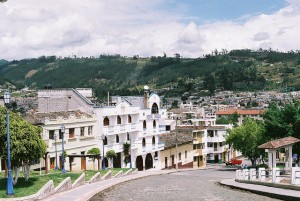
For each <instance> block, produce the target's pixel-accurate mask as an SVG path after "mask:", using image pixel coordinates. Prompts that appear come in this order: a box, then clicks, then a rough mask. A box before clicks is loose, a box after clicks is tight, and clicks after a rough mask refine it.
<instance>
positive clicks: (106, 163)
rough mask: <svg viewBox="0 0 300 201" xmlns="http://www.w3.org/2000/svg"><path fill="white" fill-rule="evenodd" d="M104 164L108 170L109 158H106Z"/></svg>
mask: <svg viewBox="0 0 300 201" xmlns="http://www.w3.org/2000/svg"><path fill="white" fill-rule="evenodd" d="M104 164H105V167H106V168H107V167H108V160H107V158H104Z"/></svg>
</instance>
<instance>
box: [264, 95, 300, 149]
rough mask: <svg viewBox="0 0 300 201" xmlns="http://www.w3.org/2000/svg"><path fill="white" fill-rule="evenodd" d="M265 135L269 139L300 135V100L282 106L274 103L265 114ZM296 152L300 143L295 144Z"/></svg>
mask: <svg viewBox="0 0 300 201" xmlns="http://www.w3.org/2000/svg"><path fill="white" fill-rule="evenodd" d="M263 119H264V127H265V136H266V137H267V139H268V140H272V139H277V138H283V137H287V136H293V137H296V138H299V136H300V102H299V101H294V102H292V103H290V104H286V105H284V106H283V107H280V106H278V105H276V104H272V105H271V106H270V107H269V108H268V110H266V112H265V113H264V115H263ZM293 150H294V152H297V153H299V151H300V144H299V143H297V144H295V145H294V146H293Z"/></svg>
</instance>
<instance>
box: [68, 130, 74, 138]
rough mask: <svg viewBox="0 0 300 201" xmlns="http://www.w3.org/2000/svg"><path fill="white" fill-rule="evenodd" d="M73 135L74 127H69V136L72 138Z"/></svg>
mask: <svg viewBox="0 0 300 201" xmlns="http://www.w3.org/2000/svg"><path fill="white" fill-rule="evenodd" d="M74 137H75V129H74V128H69V138H74Z"/></svg>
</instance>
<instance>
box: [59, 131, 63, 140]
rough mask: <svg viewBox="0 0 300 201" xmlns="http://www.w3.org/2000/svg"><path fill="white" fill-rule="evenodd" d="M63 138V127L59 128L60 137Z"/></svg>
mask: <svg viewBox="0 0 300 201" xmlns="http://www.w3.org/2000/svg"><path fill="white" fill-rule="evenodd" d="M62 138H63V133H62V131H61V129H59V139H62Z"/></svg>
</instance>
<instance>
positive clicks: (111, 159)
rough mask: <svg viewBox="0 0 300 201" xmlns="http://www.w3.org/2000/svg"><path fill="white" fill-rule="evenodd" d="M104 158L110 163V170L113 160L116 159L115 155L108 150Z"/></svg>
mask: <svg viewBox="0 0 300 201" xmlns="http://www.w3.org/2000/svg"><path fill="white" fill-rule="evenodd" d="M106 157H107V158H108V160H109V162H110V168H112V164H113V160H114V158H116V157H117V154H116V152H115V151H114V150H109V151H107V152H106Z"/></svg>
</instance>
